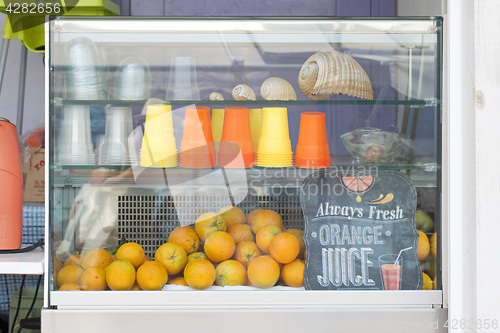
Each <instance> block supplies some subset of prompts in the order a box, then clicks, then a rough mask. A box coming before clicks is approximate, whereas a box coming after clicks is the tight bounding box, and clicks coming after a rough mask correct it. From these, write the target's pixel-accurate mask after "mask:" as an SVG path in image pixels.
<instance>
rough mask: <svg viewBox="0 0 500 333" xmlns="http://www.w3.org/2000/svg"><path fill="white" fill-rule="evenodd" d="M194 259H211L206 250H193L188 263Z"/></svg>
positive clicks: (188, 257)
mask: <svg viewBox="0 0 500 333" xmlns="http://www.w3.org/2000/svg"><path fill="white" fill-rule="evenodd" d="M194 259H206V260H209V259H208V257H207V255H206V254H205V253H204V252H193V253H191V254H190V255H188V256H187V261H186V265H187V264H189V263H190V262H191V261H193V260H194Z"/></svg>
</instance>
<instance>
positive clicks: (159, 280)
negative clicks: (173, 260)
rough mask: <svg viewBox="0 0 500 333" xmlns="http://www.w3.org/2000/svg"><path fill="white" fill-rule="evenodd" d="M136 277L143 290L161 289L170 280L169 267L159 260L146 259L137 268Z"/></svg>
mask: <svg viewBox="0 0 500 333" xmlns="http://www.w3.org/2000/svg"><path fill="white" fill-rule="evenodd" d="M136 279H137V284H138V285H139V287H140V288H141V289H142V290H161V288H162V287H163V286H164V285H165V284H166V283H167V281H168V273H167V269H166V268H165V267H164V266H163V265H162V264H160V263H159V262H157V261H146V262H145V263H143V264H142V265H141V266H140V267H139V268H138V269H137V278H136Z"/></svg>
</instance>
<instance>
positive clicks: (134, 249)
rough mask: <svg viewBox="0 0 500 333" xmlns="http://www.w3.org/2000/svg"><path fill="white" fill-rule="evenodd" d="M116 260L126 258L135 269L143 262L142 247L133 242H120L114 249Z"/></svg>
mask: <svg viewBox="0 0 500 333" xmlns="http://www.w3.org/2000/svg"><path fill="white" fill-rule="evenodd" d="M116 259H117V260H127V261H130V263H131V264H132V265H133V266H134V268H135V269H137V268H138V267H139V266H141V265H142V263H143V262H144V249H143V248H142V246H141V245H140V244H138V243H135V242H129V243H125V244H122V245H121V246H120V247H119V248H118V251H116Z"/></svg>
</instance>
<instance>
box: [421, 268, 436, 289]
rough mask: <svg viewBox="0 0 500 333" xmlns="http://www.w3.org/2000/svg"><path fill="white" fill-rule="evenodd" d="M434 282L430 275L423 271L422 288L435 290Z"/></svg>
mask: <svg viewBox="0 0 500 333" xmlns="http://www.w3.org/2000/svg"><path fill="white" fill-rule="evenodd" d="M433 289H434V282H433V281H432V279H431V278H430V276H429V275H427V274H425V273H423V272H422V290H433Z"/></svg>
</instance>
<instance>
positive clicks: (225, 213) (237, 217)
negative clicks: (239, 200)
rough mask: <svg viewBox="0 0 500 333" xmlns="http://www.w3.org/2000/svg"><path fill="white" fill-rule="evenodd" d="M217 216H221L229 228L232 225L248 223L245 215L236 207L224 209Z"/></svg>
mask: <svg viewBox="0 0 500 333" xmlns="http://www.w3.org/2000/svg"><path fill="white" fill-rule="evenodd" d="M217 214H219V215H221V216H222V218H223V219H224V221H226V225H227V227H228V228H229V227H230V226H232V225H237V224H243V223H245V222H246V218H245V213H243V211H242V210H241V209H240V208H239V207H236V206H227V207H222V208H221V209H220V210H219V211H218V212H217Z"/></svg>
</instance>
